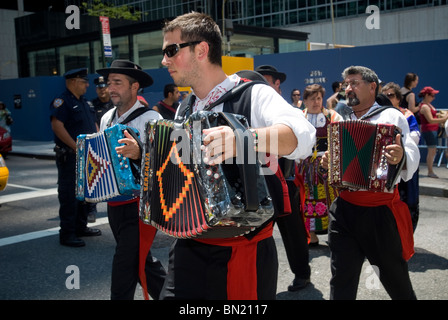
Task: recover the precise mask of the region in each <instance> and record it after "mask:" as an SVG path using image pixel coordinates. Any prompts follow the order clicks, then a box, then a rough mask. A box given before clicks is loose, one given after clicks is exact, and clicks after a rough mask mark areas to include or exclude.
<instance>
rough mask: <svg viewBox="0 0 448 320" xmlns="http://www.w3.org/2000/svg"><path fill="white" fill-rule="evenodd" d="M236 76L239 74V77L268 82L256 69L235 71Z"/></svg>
mask: <svg viewBox="0 0 448 320" xmlns="http://www.w3.org/2000/svg"><path fill="white" fill-rule="evenodd" d="M236 74H237V75H238V76H240V77H241V78H245V79H249V80H252V81H263V82H265V83H266V84H269V83H268V82H267V81H266V78H265V77H263V75H261V74H260V73H258V72H257V71H253V70H240V71H238V72H237V73H236Z"/></svg>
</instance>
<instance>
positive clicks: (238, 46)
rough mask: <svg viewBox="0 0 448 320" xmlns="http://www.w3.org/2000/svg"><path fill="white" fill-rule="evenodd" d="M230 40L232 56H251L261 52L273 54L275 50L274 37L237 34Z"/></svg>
mask: <svg viewBox="0 0 448 320" xmlns="http://www.w3.org/2000/svg"><path fill="white" fill-rule="evenodd" d="M230 42H231V47H230V55H231V56H239V57H247V58H251V57H254V56H255V55H260V54H272V53H274V51H275V46H274V39H272V38H267V37H257V36H248V35H238V34H235V35H233V36H232V37H231V39H230Z"/></svg>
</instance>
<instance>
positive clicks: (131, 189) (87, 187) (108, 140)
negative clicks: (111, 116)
mask: <svg viewBox="0 0 448 320" xmlns="http://www.w3.org/2000/svg"><path fill="white" fill-rule="evenodd" d="M124 130H128V132H130V130H133V131H134V132H135V134H136V135H138V131H137V130H135V129H132V128H130V127H127V126H125V125H122V124H116V125H114V126H112V127H110V128H107V129H106V130H104V132H97V133H93V134H87V135H86V134H82V135H79V136H78V137H77V140H76V198H77V199H78V200H80V201H87V202H93V203H97V202H103V201H125V200H129V199H132V198H134V197H135V196H138V195H139V194H140V184H139V178H140V175H139V174H137V173H136V172H133V167H132V166H133V164H132V163H131V162H130V161H129V159H127V158H124V157H121V156H120V155H118V154H117V153H116V152H115V148H116V147H118V146H120V144H119V143H118V140H119V139H122V138H124V134H123V132H124Z"/></svg>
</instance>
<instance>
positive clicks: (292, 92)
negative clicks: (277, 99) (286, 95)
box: [291, 88, 302, 101]
mask: <svg viewBox="0 0 448 320" xmlns="http://www.w3.org/2000/svg"><path fill="white" fill-rule="evenodd" d="M294 91H299V92H300V89H295V88H294V89H292V91H291V101H292V97H293V96H292V95H293V94H294ZM300 94H302V92H300Z"/></svg>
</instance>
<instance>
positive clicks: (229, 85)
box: [193, 74, 241, 112]
mask: <svg viewBox="0 0 448 320" xmlns="http://www.w3.org/2000/svg"><path fill="white" fill-rule="evenodd" d="M240 79H241V78H240V77H239V76H238V75H236V74H232V75H230V76H228V77H227V78H226V79H225V80H224V81H223V82H221V83H220V84H218V85H217V86H216V87H214V88H213V89H212V90H211V91H210V92H209V93H208V95H207V96H206V97H205V98H204V99H199V98H197V99H196V101H195V102H194V105H193V112H196V111H198V110H203V109H204V108H205V107H206V106H208V105H209V104H211V103H213V102H215V101H216V100H218V99H219V98H220V97H221V96H222V95H223V94H224V93H226V92H227V91H229V90H231V89H233V88H234V87H236V86H237V85H238V83H239V82H240ZM193 94H194V91H193Z"/></svg>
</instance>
